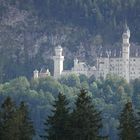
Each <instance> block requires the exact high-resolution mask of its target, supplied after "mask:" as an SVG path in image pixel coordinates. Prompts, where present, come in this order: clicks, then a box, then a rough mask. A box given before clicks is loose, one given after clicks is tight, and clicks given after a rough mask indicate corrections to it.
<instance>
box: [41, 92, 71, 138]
mask: <svg viewBox="0 0 140 140" xmlns="http://www.w3.org/2000/svg"><path fill="white" fill-rule="evenodd" d="M52 112H53V115H52V116H49V117H48V118H47V120H46V121H45V123H44V125H45V135H44V136H42V137H43V138H44V139H47V140H68V138H69V136H68V134H69V133H68V120H69V107H68V102H67V100H66V97H65V95H63V94H61V93H59V95H58V99H57V100H56V101H55V103H54V105H53V110H52Z"/></svg>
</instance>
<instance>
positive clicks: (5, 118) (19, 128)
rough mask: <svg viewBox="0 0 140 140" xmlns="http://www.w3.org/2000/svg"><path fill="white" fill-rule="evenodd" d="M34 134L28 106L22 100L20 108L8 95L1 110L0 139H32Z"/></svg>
mask: <svg viewBox="0 0 140 140" xmlns="http://www.w3.org/2000/svg"><path fill="white" fill-rule="evenodd" d="M33 134H34V129H33V125H32V122H31V121H30V120H29V118H28V110H27V107H26V106H25V105H24V103H23V102H21V105H20V107H19V108H18V107H17V106H16V105H15V103H14V102H13V101H12V100H11V98H10V97H7V98H6V100H5V101H4V103H3V104H2V106H1V110H0V140H32V136H33Z"/></svg>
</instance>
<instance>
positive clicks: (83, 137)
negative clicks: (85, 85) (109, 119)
mask: <svg viewBox="0 0 140 140" xmlns="http://www.w3.org/2000/svg"><path fill="white" fill-rule="evenodd" d="M71 121H72V128H71V130H72V137H71V138H72V140H98V139H100V138H101V137H100V136H99V130H100V128H101V127H102V122H101V117H100V112H98V111H97V110H96V109H95V107H94V105H93V103H92V100H91V97H90V96H88V93H87V92H86V91H85V90H81V92H80V94H79V96H78V98H77V100H76V108H75V109H74V111H73V113H72V114H71Z"/></svg>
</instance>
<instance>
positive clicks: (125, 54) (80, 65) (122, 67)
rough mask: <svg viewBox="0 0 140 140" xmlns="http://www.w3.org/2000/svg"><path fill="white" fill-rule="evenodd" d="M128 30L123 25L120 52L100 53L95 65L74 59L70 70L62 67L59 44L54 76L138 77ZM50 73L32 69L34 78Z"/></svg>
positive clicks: (138, 66) (139, 70) (139, 63)
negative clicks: (131, 55) (131, 53)
mask: <svg viewBox="0 0 140 140" xmlns="http://www.w3.org/2000/svg"><path fill="white" fill-rule="evenodd" d="M129 39H130V30H129V28H128V26H127V25H126V26H125V30H124V32H123V35H122V49H121V52H120V54H119V55H118V56H117V55H113V56H112V55H111V52H110V51H108V52H106V55H104V56H103V55H100V56H99V57H97V63H96V66H93V67H91V66H88V65H86V63H85V62H79V60H78V59H74V66H73V68H72V69H71V70H64V69H63V62H64V56H63V54H62V53H63V49H62V47H61V46H57V47H56V48H55V55H54V56H53V60H54V75H53V76H54V78H56V79H58V78H60V77H61V76H67V75H70V74H77V75H80V74H84V75H86V76H87V77H90V76H92V75H94V76H95V77H96V78H97V79H98V78H100V77H103V78H105V77H106V75H107V74H116V75H118V76H120V77H123V78H125V79H126V80H127V81H128V82H129V81H130V80H133V79H135V78H140V57H138V55H137V54H136V55H135V56H133V57H130V42H129ZM48 75H50V72H49V70H47V71H46V72H45V73H42V72H38V71H37V70H35V71H34V78H39V77H46V76H48Z"/></svg>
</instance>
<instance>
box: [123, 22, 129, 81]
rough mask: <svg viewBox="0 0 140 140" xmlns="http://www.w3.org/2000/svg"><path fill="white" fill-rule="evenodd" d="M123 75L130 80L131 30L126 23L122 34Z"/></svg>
mask: <svg viewBox="0 0 140 140" xmlns="http://www.w3.org/2000/svg"><path fill="white" fill-rule="evenodd" d="M122 39H123V42H122V60H123V65H122V76H123V77H124V78H125V79H126V80H127V81H128V82H129V55H130V43H129V39H130V30H129V27H128V26H127V24H125V28H124V33H123V35H122Z"/></svg>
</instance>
